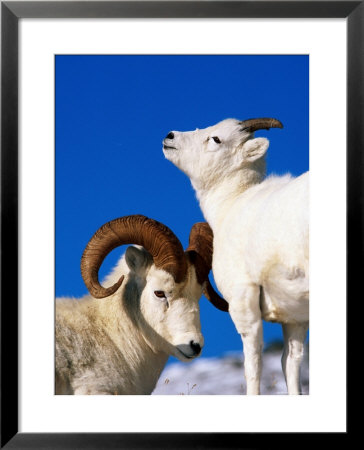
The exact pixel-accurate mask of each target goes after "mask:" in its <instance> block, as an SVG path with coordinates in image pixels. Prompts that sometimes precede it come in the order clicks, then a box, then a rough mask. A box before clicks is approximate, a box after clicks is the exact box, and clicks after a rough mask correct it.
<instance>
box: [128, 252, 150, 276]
mask: <svg viewBox="0 0 364 450" xmlns="http://www.w3.org/2000/svg"><path fill="white" fill-rule="evenodd" d="M151 258H152V257H151V256H150V255H149V253H148V252H147V251H145V250H144V249H139V248H137V247H128V248H127V249H126V252H125V261H126V264H127V265H128V267H129V269H130V270H132V271H133V272H137V271H139V270H140V269H144V268H145V267H146V266H147V265H148V263H149V262H150V261H151Z"/></svg>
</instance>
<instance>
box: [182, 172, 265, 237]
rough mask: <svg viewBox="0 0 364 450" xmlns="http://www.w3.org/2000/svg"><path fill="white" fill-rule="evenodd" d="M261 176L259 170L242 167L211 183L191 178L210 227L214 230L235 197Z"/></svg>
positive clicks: (256, 182)
mask: <svg viewBox="0 0 364 450" xmlns="http://www.w3.org/2000/svg"><path fill="white" fill-rule="evenodd" d="M263 178H264V174H262V172H261V171H257V170H254V169H251V168H243V169H240V170H237V171H235V172H233V173H230V174H228V175H227V176H226V177H224V176H221V177H220V178H219V179H216V180H215V183H214V184H213V185H207V186H206V185H202V184H201V183H194V182H193V181H192V180H191V182H192V186H193V187H194V189H195V190H196V196H197V198H198V200H199V202H200V207H201V210H202V212H203V215H204V217H205V219H206V220H207V222H208V223H209V225H210V226H211V228H212V229H213V230H214V228H215V227H218V226H219V222H220V221H221V220H222V219H223V218H224V217H225V215H226V213H227V211H229V210H230V208H231V207H232V205H233V204H234V202H235V201H236V199H237V198H238V197H240V196H241V194H243V193H244V192H245V191H246V190H247V189H249V188H250V187H252V186H254V185H256V184H258V183H260V182H261V181H262V180H263Z"/></svg>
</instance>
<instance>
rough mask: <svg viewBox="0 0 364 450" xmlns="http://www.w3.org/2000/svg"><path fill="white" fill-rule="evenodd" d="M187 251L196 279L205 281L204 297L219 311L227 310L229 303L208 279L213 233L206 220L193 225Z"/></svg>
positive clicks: (200, 281)
mask: <svg viewBox="0 0 364 450" xmlns="http://www.w3.org/2000/svg"><path fill="white" fill-rule="evenodd" d="M186 252H188V253H189V255H190V257H191V260H192V261H193V263H194V265H195V269H196V276H197V281H198V282H199V283H200V284H204V283H205V288H204V291H203V293H204V295H205V297H206V298H207V299H208V300H209V301H210V302H211V303H212V304H213V305H214V306H215V307H216V308H218V309H220V310H221V311H229V303H228V302H227V301H226V300H224V299H223V298H222V297H220V295H219V294H218V293H217V292H216V291H215V290H214V288H213V287H212V285H211V283H210V280H209V272H210V270H211V266H212V253H213V233H212V229H211V228H210V225H209V224H208V223H207V222H198V223H195V224H194V225H193V227H192V228H191V232H190V239H189V245H188V248H187V250H186Z"/></svg>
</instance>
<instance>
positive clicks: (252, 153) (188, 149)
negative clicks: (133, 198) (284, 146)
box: [163, 118, 283, 184]
mask: <svg viewBox="0 0 364 450" xmlns="http://www.w3.org/2000/svg"><path fill="white" fill-rule="evenodd" d="M269 128H283V125H282V124H281V122H279V121H278V120H277V119H270V118H262V119H249V120H245V121H239V120H236V119H226V120H223V121H222V122H219V123H218V124H216V125H213V126H211V127H208V128H205V129H202V130H200V129H196V130H195V131H187V132H180V131H171V132H169V133H168V134H167V136H166V137H165V139H164V140H163V152H164V155H165V157H166V158H167V159H168V160H169V161H171V162H173V163H174V164H175V165H176V166H177V167H178V168H180V169H181V170H182V171H183V172H185V173H186V175H187V176H188V177H189V178H191V181H192V183H194V184H201V183H202V184H209V182H212V183H213V182H214V181H213V180H216V179H218V178H219V177H221V176H222V175H224V176H226V175H227V174H229V173H231V172H234V171H236V170H238V169H241V168H244V167H249V166H251V165H257V164H258V165H259V162H260V161H262V159H263V156H264V155H265V153H266V151H267V149H268V146H269V141H268V140H267V139H265V138H254V132H255V131H257V130H260V129H269ZM264 168H265V166H264V164H263V165H262V169H261V170H262V171H263V172H264Z"/></svg>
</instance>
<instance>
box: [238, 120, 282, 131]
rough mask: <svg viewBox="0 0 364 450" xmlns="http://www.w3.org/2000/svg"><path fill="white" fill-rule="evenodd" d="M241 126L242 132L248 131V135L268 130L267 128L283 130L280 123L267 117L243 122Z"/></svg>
mask: <svg viewBox="0 0 364 450" xmlns="http://www.w3.org/2000/svg"><path fill="white" fill-rule="evenodd" d="M241 125H242V127H243V128H242V131H248V132H249V133H253V132H254V131H257V130H269V128H283V125H282V122H280V121H279V120H277V119H272V118H268V117H263V118H261V119H248V120H243V121H242V122H241Z"/></svg>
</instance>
